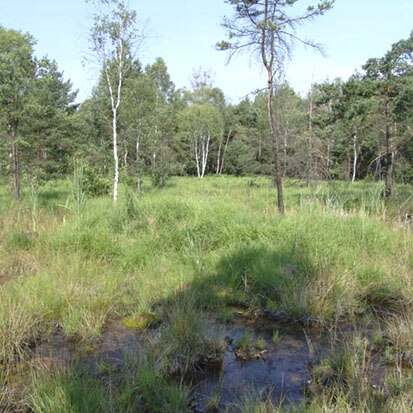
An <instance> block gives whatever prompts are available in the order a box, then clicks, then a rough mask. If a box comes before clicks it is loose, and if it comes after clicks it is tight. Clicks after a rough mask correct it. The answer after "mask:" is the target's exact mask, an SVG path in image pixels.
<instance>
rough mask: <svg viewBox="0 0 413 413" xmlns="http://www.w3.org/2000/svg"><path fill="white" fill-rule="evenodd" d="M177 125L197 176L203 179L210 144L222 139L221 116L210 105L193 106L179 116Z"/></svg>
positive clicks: (222, 122) (222, 126)
mask: <svg viewBox="0 0 413 413" xmlns="http://www.w3.org/2000/svg"><path fill="white" fill-rule="evenodd" d="M179 125H180V130H181V132H182V133H183V134H184V135H185V136H187V138H188V140H189V146H190V149H191V152H192V154H193V155H192V156H193V159H194V161H195V166H196V172H197V176H198V178H203V177H204V175H205V172H206V170H207V165H208V156H209V151H210V148H211V144H212V143H213V141H214V140H216V139H218V138H220V137H222V133H223V130H224V120H223V117H222V114H221V113H220V112H219V110H218V109H217V108H216V107H215V106H213V105H212V104H211V103H203V104H194V105H191V106H188V107H187V108H185V109H184V110H183V111H182V112H181V113H180V114H179Z"/></svg>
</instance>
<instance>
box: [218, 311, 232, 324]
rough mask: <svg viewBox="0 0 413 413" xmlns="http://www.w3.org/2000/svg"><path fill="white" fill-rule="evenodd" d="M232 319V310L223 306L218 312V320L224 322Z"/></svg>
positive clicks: (226, 322)
mask: <svg viewBox="0 0 413 413" xmlns="http://www.w3.org/2000/svg"><path fill="white" fill-rule="evenodd" d="M234 319H235V315H234V312H233V311H231V310H230V309H228V308H223V309H222V310H221V311H220V312H219V314H218V320H219V321H220V322H221V323H224V324H228V323H232V322H233V321H234Z"/></svg>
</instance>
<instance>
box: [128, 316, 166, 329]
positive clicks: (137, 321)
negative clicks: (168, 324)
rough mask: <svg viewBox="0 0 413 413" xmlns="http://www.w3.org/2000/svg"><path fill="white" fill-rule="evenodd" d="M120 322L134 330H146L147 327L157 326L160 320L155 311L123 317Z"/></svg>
mask: <svg viewBox="0 0 413 413" xmlns="http://www.w3.org/2000/svg"><path fill="white" fill-rule="evenodd" d="M122 324H123V325H124V326H125V327H127V328H134V329H135V330H146V329H147V328H155V327H156V326H158V325H159V324H160V320H159V317H158V315H157V314H156V313H143V314H139V315H137V316H135V317H126V318H124V319H123V320H122Z"/></svg>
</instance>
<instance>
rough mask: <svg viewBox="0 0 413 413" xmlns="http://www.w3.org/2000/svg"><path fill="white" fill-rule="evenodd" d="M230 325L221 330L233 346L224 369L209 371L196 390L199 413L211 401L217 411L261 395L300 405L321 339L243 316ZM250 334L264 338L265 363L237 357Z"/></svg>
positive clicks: (262, 360) (212, 368)
mask: <svg viewBox="0 0 413 413" xmlns="http://www.w3.org/2000/svg"><path fill="white" fill-rule="evenodd" d="M237 318H238V319H237V320H236V321H235V322H234V323H232V324H229V325H226V326H224V327H222V326H221V327H220V330H221V334H224V335H225V336H226V338H227V339H229V341H230V343H231V344H229V345H228V347H227V349H226V351H225V354H224V359H223V362H222V365H221V366H212V367H211V368H208V367H207V369H206V371H205V372H204V374H203V376H202V375H200V376H201V377H200V378H199V381H198V383H197V384H196V386H195V389H194V395H195V399H196V406H197V410H198V411H204V409H205V406H206V405H207V404H208V402H209V401H210V400H211V399H212V398H216V399H218V400H219V403H218V407H219V408H220V409H224V408H225V407H226V406H229V405H231V404H236V403H238V402H240V401H241V400H242V399H243V398H245V397H246V396H253V395H258V394H259V395H261V396H262V397H271V398H272V399H274V400H275V401H279V400H281V399H282V400H284V401H285V402H299V401H300V400H301V399H302V397H303V389H304V388H305V386H306V384H307V383H308V382H309V380H310V370H309V369H310V362H311V361H312V360H313V351H312V347H313V346H314V345H315V343H314V342H313V341H312V340H317V346H318V347H319V348H320V345H321V342H322V340H321V338H322V337H312V338H310V337H309V335H308V334H307V333H305V332H304V329H303V328H302V327H298V326H285V325H280V324H277V323H271V322H269V321H268V320H266V321H264V322H263V321H262V320H256V319H251V318H250V319H248V318H246V317H244V316H243V315H242V314H240V315H239V317H237ZM246 330H247V331H248V332H249V334H251V335H252V336H253V337H255V338H258V337H261V338H262V339H264V340H265V343H266V352H265V353H264V355H263V358H262V359H252V360H240V359H238V358H237V356H236V353H235V351H236V349H237V341H238V339H239V338H240V337H241V336H242V335H243V334H244V332H245V331H246ZM274 330H277V331H278V332H279V335H280V338H279V340H278V341H277V344H274V343H273V340H272V335H273V331H274ZM322 345H323V346H324V344H322Z"/></svg>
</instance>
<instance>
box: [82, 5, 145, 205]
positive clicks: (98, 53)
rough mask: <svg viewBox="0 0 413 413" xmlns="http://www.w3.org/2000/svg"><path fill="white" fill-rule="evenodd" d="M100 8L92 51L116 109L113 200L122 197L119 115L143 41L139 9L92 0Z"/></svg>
mask: <svg viewBox="0 0 413 413" xmlns="http://www.w3.org/2000/svg"><path fill="white" fill-rule="evenodd" d="M90 2H91V3H92V4H93V5H94V6H95V7H96V12H95V14H94V16H93V26H92V28H91V30H90V43H91V47H90V49H91V51H92V52H93V54H94V56H95V58H96V59H97V61H98V64H99V65H100V67H101V69H102V71H103V73H104V77H105V80H106V86H107V88H108V91H109V96H110V105H111V110H112V145H113V160H114V169H115V173H114V179H113V202H115V203H116V201H117V198H118V184H119V155H118V130H117V129H118V124H117V121H118V115H119V113H118V112H119V106H120V103H121V94H122V86H123V81H124V78H125V74H126V73H127V71H128V70H130V68H131V65H132V62H133V56H132V55H133V54H134V51H136V49H137V48H138V46H139V45H140V43H141V41H142V38H143V37H142V34H140V33H138V31H137V23H136V12H135V11H131V10H128V9H127V7H126V5H125V2H124V1H123V0H92V1H90Z"/></svg>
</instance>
